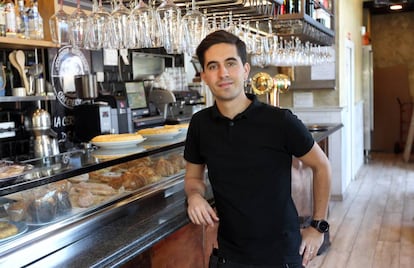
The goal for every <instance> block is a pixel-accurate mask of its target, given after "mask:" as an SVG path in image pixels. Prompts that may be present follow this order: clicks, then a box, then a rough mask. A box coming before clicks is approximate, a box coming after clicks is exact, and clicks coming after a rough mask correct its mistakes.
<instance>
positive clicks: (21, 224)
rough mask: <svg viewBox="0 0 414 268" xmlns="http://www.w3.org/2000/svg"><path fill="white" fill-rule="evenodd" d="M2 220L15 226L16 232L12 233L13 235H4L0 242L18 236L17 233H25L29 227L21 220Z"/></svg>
mask: <svg viewBox="0 0 414 268" xmlns="http://www.w3.org/2000/svg"><path fill="white" fill-rule="evenodd" d="M2 221H3V222H9V223H11V224H14V225H15V226H16V227H17V234H14V235H11V236H9V237H5V238H3V239H0V243H2V242H4V241H7V240H9V239H12V238H15V237H16V236H19V235H21V234H23V233H25V232H26V231H27V230H28V229H29V227H28V226H27V224H26V223H25V222H22V221H18V222H16V221H5V220H2Z"/></svg>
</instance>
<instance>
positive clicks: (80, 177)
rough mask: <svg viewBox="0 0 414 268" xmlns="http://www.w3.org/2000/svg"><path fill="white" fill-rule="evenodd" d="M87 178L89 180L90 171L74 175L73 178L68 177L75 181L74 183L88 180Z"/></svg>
mask: <svg viewBox="0 0 414 268" xmlns="http://www.w3.org/2000/svg"><path fill="white" fill-rule="evenodd" d="M87 180H89V174H88V173H85V174H82V175H78V176H74V177H71V178H69V179H68V181H70V182H73V183H78V182H81V181H87Z"/></svg>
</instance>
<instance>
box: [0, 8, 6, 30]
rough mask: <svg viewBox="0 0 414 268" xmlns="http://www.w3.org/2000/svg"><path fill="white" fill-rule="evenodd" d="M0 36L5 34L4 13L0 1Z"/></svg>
mask: <svg viewBox="0 0 414 268" xmlns="http://www.w3.org/2000/svg"><path fill="white" fill-rule="evenodd" d="M0 36H6V13H5V10H4V5H3V3H0Z"/></svg>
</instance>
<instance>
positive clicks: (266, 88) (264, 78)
mask: <svg viewBox="0 0 414 268" xmlns="http://www.w3.org/2000/svg"><path fill="white" fill-rule="evenodd" d="M252 88H253V92H254V93H255V94H257V95H263V94H266V93H269V92H271V91H272V90H273V88H274V81H273V78H272V77H271V76H270V75H269V74H268V73H265V72H260V73H257V74H255V75H254V76H253V78H252Z"/></svg>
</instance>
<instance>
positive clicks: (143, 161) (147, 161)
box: [128, 156, 152, 168]
mask: <svg viewBox="0 0 414 268" xmlns="http://www.w3.org/2000/svg"><path fill="white" fill-rule="evenodd" d="M128 163H130V165H129V166H130V167H131V168H133V167H148V166H151V165H152V159H151V158H150V157H149V156H147V157H143V158H139V159H135V160H132V161H129V162H128Z"/></svg>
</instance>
